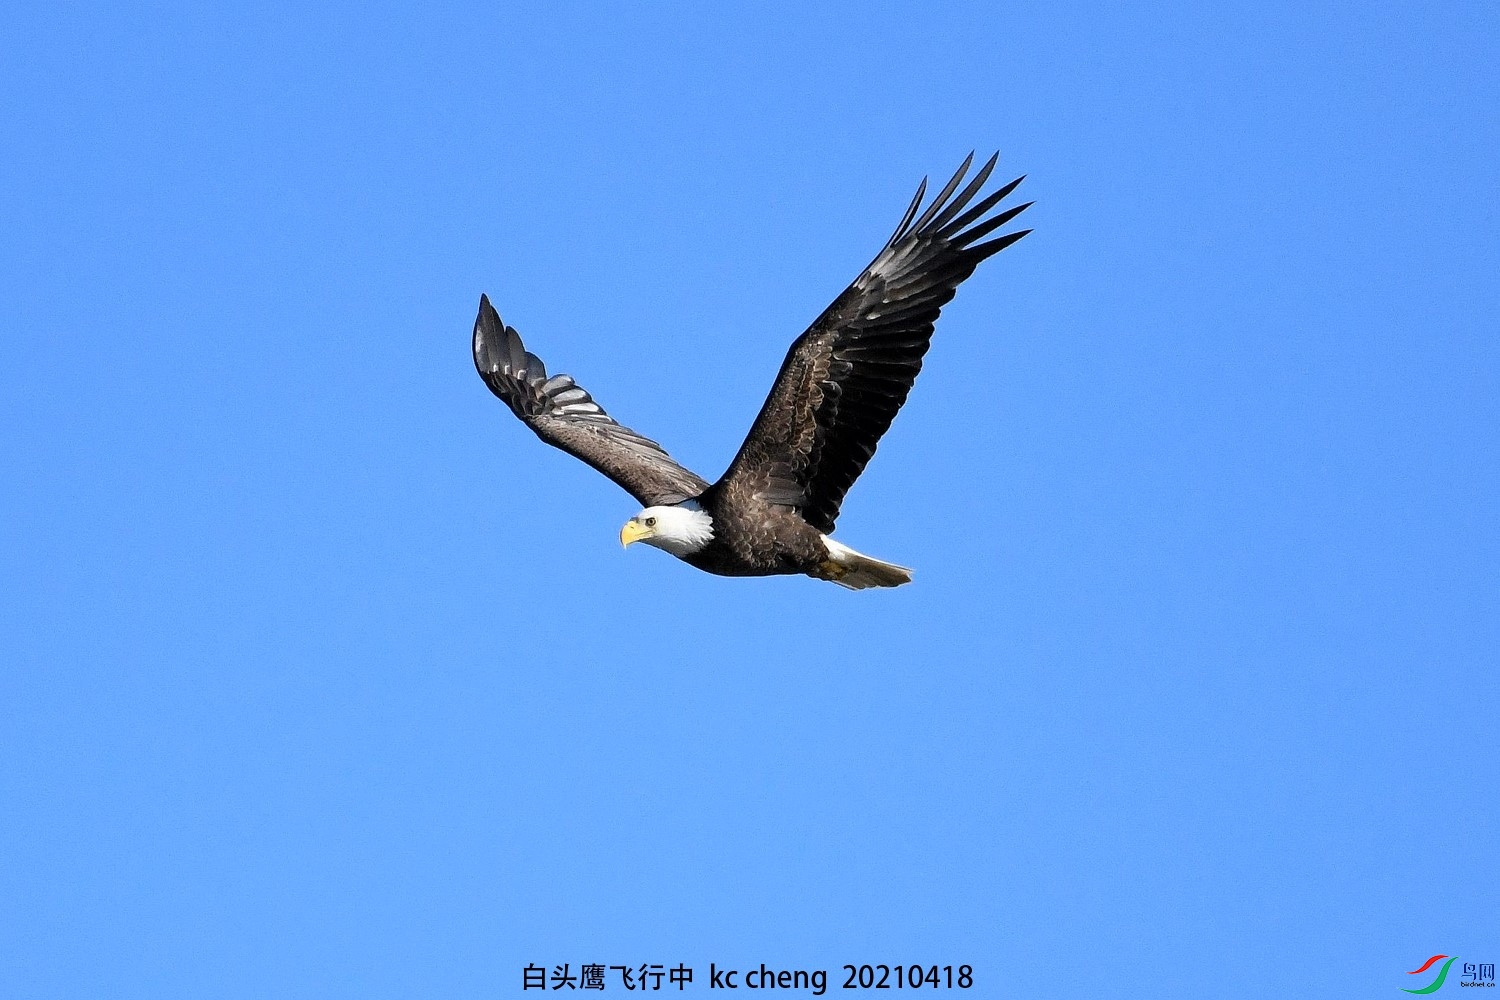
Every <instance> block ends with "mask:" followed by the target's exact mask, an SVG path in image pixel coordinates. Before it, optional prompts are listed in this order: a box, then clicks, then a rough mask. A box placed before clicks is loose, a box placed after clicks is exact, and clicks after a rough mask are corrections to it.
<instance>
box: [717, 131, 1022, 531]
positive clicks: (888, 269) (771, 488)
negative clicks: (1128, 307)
mask: <svg viewBox="0 0 1500 1000" xmlns="http://www.w3.org/2000/svg"><path fill="white" fill-rule="evenodd" d="M999 156H1000V154H998V153H996V154H995V155H994V156H992V157H990V160H989V162H988V163H986V164H985V165H984V166H983V167H981V168H980V170H979V173H978V174H976V175H975V176H974V179H973V180H972V181H970V182H969V185H968V186H967V187H965V188H964V189H963V191H962V192H960V193H959V194H958V195H957V196H956V197H955V196H954V195H953V192H954V191H955V190H957V189H958V185H959V184H961V183H962V182H963V179H964V175H965V174H967V173H968V171H969V166H970V164H971V163H973V160H974V154H973V153H970V154H969V157H968V159H966V160H964V162H963V166H961V167H959V168H958V173H956V174H954V175H953V179H952V180H951V181H949V182H948V185H947V186H946V187H945V188H943V190H942V193H940V194H939V195H938V196H937V197H936V198H934V199H933V201H932V204H930V205H929V206H928V207H927V210H926V211H925V212H923V213H922V216H921V218H916V214H917V209H918V208H919V207H920V206H921V204H922V196H923V195H924V194H925V193H926V192H927V181H926V180H923V181H922V184H921V186H920V187H918V188H917V194H916V197H914V198H913V199H912V202H911V206H910V207H909V208H907V210H906V215H905V216H903V217H902V219H901V224H900V225H899V226H897V227H896V232H895V233H894V234H893V235H892V236H891V238H890V241H889V242H888V243H886V245H885V247H884V248H883V249H882V250H881V251H880V253H879V254H878V255H877V256H876V257H875V259H874V260H873V261H871V262H870V266H869V267H867V268H865V270H864V273H862V274H861V275H860V276H859V277H858V278H856V279H854V284H852V285H850V286H849V287H848V288H847V289H845V290H844V293H843V294H842V295H840V296H839V297H838V298H837V299H835V300H834V301H833V304H832V305H830V306H829V307H828V308H827V309H825V310H824V311H823V315H821V316H819V317H818V318H817V320H816V321H814V323H813V325H812V326H810V327H808V329H807V332H806V333H804V334H802V336H800V337H798V338H797V340H796V342H795V343H793V344H792V347H791V350H790V351H788V352H787V356H786V361H784V362H783V363H782V365H781V372H780V373H779V374H778V375H777V376H776V382H775V384H774V385H773V386H772V387H771V394H770V395H769V396H768V397H767V398H766V402H765V405H764V406H763V407H761V411H760V415H759V416H758V417H756V418H755V423H754V424H753V425H752V426H751V428H750V433H749V436H747V437H746V438H745V443H744V444H743V445H741V446H740V451H739V454H738V455H736V456H735V459H734V461H733V462H732V463H731V464H730V466H729V469H728V471H727V472H725V473H724V478H723V479H722V480H721V484H723V485H724V486H725V487H726V488H728V489H732V490H735V491H740V490H745V491H747V492H750V493H753V494H755V495H758V496H760V497H761V498H762V499H764V500H766V501H768V502H770V503H773V504H779V505H782V506H786V507H791V508H794V509H796V510H797V511H798V512H799V513H800V514H801V516H802V518H803V519H804V520H806V521H807V522H808V523H809V524H811V525H812V526H813V527H814V528H816V529H818V530H819V531H821V532H823V533H825V534H827V533H830V532H832V531H833V524H834V521H835V520H837V518H838V515H839V505H840V504H841V503H843V500H844V494H845V493H847V492H848V491H849V487H850V486H852V485H853V484H854V480H855V479H857V478H859V474H860V473H861V472H862V471H864V467H865V463H867V462H868V461H869V460H870V456H871V455H873V454H874V453H875V445H876V443H877V442H878V441H879V440H880V436H881V435H882V434H884V433H885V432H886V429H887V428H889V427H890V426H891V421H892V420H893V419H895V416H896V411H897V410H899V409H901V404H902V403H904V402H906V394H907V393H908V392H910V391H911V387H912V383H913V382H914V381H916V378H917V373H918V372H920V371H921V370H922V356H923V355H924V354H926V353H927V348H928V345H929V344H930V342H931V339H932V324H933V322H934V321H935V320H936V319H937V318H938V312H939V310H941V309H942V307H943V306H944V305H946V304H947V303H948V301H949V300H950V299H952V298H953V293H954V291H955V290H956V289H957V288H958V285H959V283H960V282H961V281H963V280H964V279H965V278H967V277H968V276H969V275H971V274H973V273H974V268H976V267H977V266H979V263H980V262H981V261H983V260H984V259H985V258H987V257H989V256H991V255H993V254H996V253H999V252H1000V251H1001V250H1004V249H1005V248H1006V247H1008V246H1010V245H1011V244H1012V243H1014V242H1016V241H1017V240H1019V239H1020V238H1021V237H1023V236H1025V235H1026V234H1027V233H1029V232H1030V231H1031V230H1029V229H1027V230H1022V231H1020V232H1014V233H1007V234H1005V235H1004V236H1000V237H997V238H995V239H993V240H990V241H988V242H985V243H981V242H979V241H980V240H982V239H984V237H986V236H988V235H989V234H990V233H992V232H994V231H995V230H996V229H999V228H1000V227H1001V226H1003V225H1005V224H1006V223H1007V222H1009V221H1010V220H1011V219H1014V218H1015V217H1016V216H1017V215H1019V214H1020V213H1021V212H1022V211H1024V210H1025V209H1027V208H1029V207H1030V205H1031V203H1030V202H1027V203H1026V204H1025V205H1018V206H1016V207H1015V208H1010V209H1007V210H1006V211H1004V212H1001V213H999V214H998V215H994V216H991V217H990V218H987V219H986V218H985V216H986V215H987V214H988V213H989V212H990V210H991V209H993V208H995V206H996V205H998V204H999V203H1000V201H1001V199H1003V198H1004V197H1005V196H1006V195H1008V194H1010V193H1011V192H1012V191H1014V190H1015V189H1016V186H1017V185H1018V184H1020V183H1021V180H1022V178H1020V177H1018V178H1016V179H1015V180H1013V181H1011V182H1010V183H1009V184H1006V185H1005V186H1004V187H1002V188H1000V189H999V190H997V191H994V192H993V193H991V194H989V195H987V196H986V197H985V198H983V199H982V200H981V201H979V202H978V203H977V204H975V205H974V206H973V207H972V208H969V209H968V210H967V211H965V210H964V209H965V206H967V205H968V204H969V202H970V201H972V200H973V198H974V196H975V195H976V194H978V193H979V190H980V188H982V187H984V182H985V181H987V180H988V179H989V176H990V172H991V171H993V170H994V169H995V162H996V161H997V160H998V159H999ZM960 213H962V214H960ZM914 219H915V221H913V220H914Z"/></svg>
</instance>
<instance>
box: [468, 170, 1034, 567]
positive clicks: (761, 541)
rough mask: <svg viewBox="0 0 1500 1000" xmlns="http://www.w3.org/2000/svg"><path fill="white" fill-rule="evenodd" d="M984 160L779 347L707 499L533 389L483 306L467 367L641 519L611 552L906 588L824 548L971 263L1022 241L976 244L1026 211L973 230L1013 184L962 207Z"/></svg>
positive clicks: (664, 464)
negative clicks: (641, 550)
mask: <svg viewBox="0 0 1500 1000" xmlns="http://www.w3.org/2000/svg"><path fill="white" fill-rule="evenodd" d="M998 158H999V154H996V155H995V156H992V157H990V159H989V161H988V162H987V163H985V165H984V166H983V167H981V168H980V170H979V172H978V173H977V174H975V176H974V178H973V179H972V180H971V181H970V182H969V184H968V186H967V187H965V188H964V189H963V191H961V192H959V193H958V194H957V196H955V195H954V192H955V191H957V190H958V186H959V185H960V184H961V183H963V179H964V177H965V176H966V175H967V174H968V171H969V167H970V166H971V165H972V163H973V159H974V156H973V154H972V153H971V154H969V157H968V159H966V160H964V162H963V165H962V166H960V167H959V169H958V171H957V172H956V173H955V174H954V175H953V179H952V180H950V181H949V182H948V183H947V185H945V186H944V188H943V189H942V191H941V192H939V193H938V195H937V197H936V198H934V199H933V200H932V202H931V203H930V204H929V205H928V206H927V209H926V210H925V211H924V212H922V215H921V216H920V217H917V211H918V209H919V208H920V207H921V204H922V198H923V195H924V194H925V193H926V190H927V182H926V180H923V181H922V184H921V185H920V186H919V187H918V189H917V193H916V196H915V197H914V198H913V199H912V201H911V205H910V206H909V207H908V208H907V210H906V213H905V214H904V215H903V216H902V219H901V224H900V225H898V226H897V227H896V231H895V233H894V234H892V236H891V238H890V239H889V240H888V241H887V242H886V244H885V246H884V247H883V248H882V249H881V251H880V253H879V254H877V255H876V257H875V259H874V260H873V261H871V262H870V265H869V266H868V267H866V268H865V269H864V271H863V272H861V274H860V275H859V277H858V278H856V279H855V280H854V283H853V284H851V285H850V286H849V287H848V288H847V289H845V290H844V292H843V294H841V295H840V296H839V297H838V298H837V299H835V300H834V301H833V304H832V305H830V306H829V307H828V308H827V309H825V310H824V311H823V313H822V315H820V316H819V317H818V318H817V319H816V320H815V321H814V322H813V324H812V326H810V327H809V328H808V329H807V331H806V332H805V333H803V334H802V336H800V337H798V338H797V340H796V341H795V342H794V343H793V344H792V347H791V349H790V350H789V351H788V352H787V356H786V360H785V361H784V362H783V363H782V366H781V371H780V372H779V374H778V375H777V376H776V381H775V383H774V384H773V385H772V387H771V392H770V395H769V396H768V397H767V398H766V401H765V404H764V405H763V406H762V407H761V410H760V414H759V415H758V416H757V417H756V419H755V422H754V423H753V424H752V425H751V428H750V433H749V434H748V436H747V437H746V438H745V441H744V444H742V445H741V446H740V450H739V453H738V454H737V455H736V456H735V458H734V460H733V461H732V462H731V463H730V465H729V468H728V470H727V471H726V472H725V473H724V475H723V477H722V478H720V480H719V481H718V482H717V483H714V484H713V485H712V486H710V485H709V483H708V482H707V481H706V480H703V479H701V478H699V477H698V476H697V475H695V474H694V473H692V472H690V471H688V470H687V469H684V468H683V467H682V466H680V465H678V464H677V463H676V462H674V461H673V460H672V459H671V457H670V456H669V455H667V453H666V451H665V450H663V449H662V447H661V446H660V445H658V444H657V443H656V442H655V441H652V440H650V439H649V438H646V437H643V436H642V435H640V434H637V433H636V432H635V431H633V430H631V429H630V428H628V427H624V426H622V425H621V424H619V423H617V422H616V421H614V420H613V419H611V418H610V416H609V415H608V414H607V413H605V412H604V410H603V409H602V408H601V407H600V406H599V405H598V404H597V403H596V402H594V400H593V398H592V397H591V396H590V395H589V394H588V392H587V391H585V390H584V389H583V388H582V387H581V386H579V385H577V384H576V383H575V382H574V381H573V379H572V378H571V377H569V376H567V375H554V376H552V377H551V378H548V376H547V372H546V368H545V366H544V365H543V364H542V362H541V360H540V359H539V358H537V357H536V355H534V354H530V353H528V352H527V351H526V349H525V347H524V345H522V343H521V338H520V337H519V336H518V335H517V334H516V332H515V330H514V329H512V328H510V327H507V326H505V325H504V324H503V323H502V322H501V321H500V317H499V315H498V314H496V312H495V310H494V309H493V308H492V307H491V306H490V302H489V299H488V297H483V296H482V297H481V298H480V302H479V317H478V319H477V320H476V321H475V324H474V344H473V347H474V364H475V367H476V368H477V369H478V370H479V374H480V376H481V377H482V378H483V379H484V381H485V383H486V384H487V385H489V387H490V389H491V390H492V391H493V392H494V393H495V395H497V396H499V397H500V398H501V399H502V400H504V401H505V402H506V404H508V405H509V406H510V408H511V410H512V412H514V413H515V414H516V416H517V417H519V418H520V419H521V420H522V421H523V422H524V423H525V424H526V425H527V426H528V427H530V428H531V429H532V430H533V431H534V432H536V434H537V436H538V437H540V438H541V439H542V440H543V441H546V442H547V443H548V444H551V445H553V446H555V447H558V448H561V449H562V450H564V451H566V452H568V453H569V454H571V455H574V456H576V457H578V458H580V459H582V460H583V461H585V462H587V463H588V464H589V465H591V466H593V467H594V468H595V469H597V470H599V471H600V472H602V473H604V474H605V475H606V476H608V477H609V478H610V479H612V480H614V481H615V482H616V483H618V484H619V485H620V486H622V487H624V488H625V490H626V491H628V492H629V493H630V494H631V495H632V496H634V497H635V498H636V499H637V500H639V501H640V502H641V503H643V504H645V505H646V507H647V510H644V511H642V512H641V514H640V515H637V517H636V518H633V519H632V520H631V521H630V522H629V523H627V525H626V528H625V530H624V531H623V532H622V533H621V538H622V540H623V541H625V542H626V543H627V544H628V543H629V542H630V541H633V540H642V541H646V542H648V544H655V545H658V546H659V547H662V548H667V549H669V550H670V551H672V552H673V553H674V554H677V555H679V556H680V557H681V558H683V559H684V560H685V561H687V562H689V563H691V564H692V565H694V566H697V567H699V568H700V569H704V570H707V571H709V572H712V573H718V574H721V575H726V576H764V575H770V574H776V573H806V574H808V575H810V576H815V577H818V578H820V579H828V580H833V581H835V582H838V583H841V584H843V585H844V586H847V587H852V588H855V589H860V588H863V587H867V586H877V587H886V586H897V585H899V584H901V583H905V582H908V581H909V580H910V578H911V577H910V573H909V571H907V570H905V569H903V568H902V567H899V566H894V565H892V564H890V563H883V562H881V561H880V560H877V559H871V558H870V557H868V556H863V555H861V554H860V553H858V552H855V551H854V550H852V549H850V548H848V547H847V546H844V545H841V544H839V543H837V542H835V541H833V540H832V539H830V538H828V537H827V535H828V534H829V533H831V532H832V531H833V526H834V523H835V521H837V519H838V515H839V508H840V506H841V505H842V503H843V500H844V496H845V494H846V493H848V491H849V487H850V486H852V485H853V484H854V481H855V480H856V479H857V478H858V477H859V475H860V473H861V472H862V471H864V468H865V465H866V463H868V462H869V460H870V456H871V455H873V454H874V453H875V447H876V445H877V443H878V442H879V440H880V437H881V435H883V434H884V433H885V432H886V430H887V429H888V428H889V427H890V425H891V421H892V420H893V419H895V416H896V412H897V411H898V410H900V409H901V405H902V404H903V403H904V402H906V396H907V393H909V392H910V391H911V387H912V384H913V382H915V381H916V377H917V374H918V373H919V372H920V371H921V370H922V358H923V356H924V355H925V354H926V353H927V349H928V346H929V344H930V342H931V339H932V330H933V324H934V322H936V320H937V318H938V314H939V312H940V311H941V309H942V307H943V306H944V305H946V304H947V303H948V302H949V300H951V299H952V298H953V295H954V293H955V291H956V289H957V288H958V285H959V284H960V283H961V282H962V281H963V280H964V279H965V278H967V277H969V275H971V274H973V273H974V269H975V268H976V267H978V266H979V264H980V263H982V262H983V261H984V260H985V259H986V258H988V257H990V256H992V255H994V254H996V253H999V252H1000V251H1001V250H1003V249H1005V248H1006V247H1008V246H1010V245H1011V244H1012V243H1014V242H1016V241H1017V240H1019V239H1020V238H1021V237H1023V236H1025V235H1026V234H1027V233H1028V232H1030V230H1020V231H1017V232H1011V233H1007V234H1005V235H1002V236H999V237H997V238H995V239H992V240H989V241H987V242H980V241H981V240H984V238H985V237H986V236H989V235H990V234H991V233H993V232H995V230H997V229H999V228H1000V227H1001V226H1003V225H1005V224H1006V223H1007V222H1009V221H1011V220H1012V219H1014V218H1015V217H1016V216H1017V215H1019V214H1020V213H1021V212H1023V211H1024V210H1025V209H1027V208H1028V207H1030V205H1031V203H1030V202H1027V203H1026V204H1023V205H1018V206H1016V207H1014V208H1010V209H1007V210H1006V211H1003V212H1000V213H998V214H996V215H993V216H991V215H989V213H990V211H991V210H992V209H994V208H995V207H996V206H997V205H999V203H1000V202H1001V201H1002V200H1003V199H1004V198H1005V197H1006V196H1007V195H1009V194H1010V193H1011V192H1012V191H1014V190H1015V188H1016V186H1017V185H1019V184H1020V183H1021V180H1022V178H1019V177H1018V178H1016V179H1015V180H1014V181H1011V182H1010V183H1009V184H1006V185H1004V186H1003V187H1001V188H999V189H998V190H996V191H994V192H992V193H990V194H989V195H987V196H985V197H984V198H982V199H981V200H980V201H978V202H977V203H975V204H974V205H973V206H972V207H969V203H970V202H971V201H973V199H974V197H975V195H977V194H978V193H979V192H980V190H981V189H983V187H984V184H985V182H986V181H987V180H988V179H989V177H990V174H991V172H992V171H993V170H994V168H995V163H996V161H997V160H998ZM703 518H708V519H709V524H710V525H711V530H707V529H704V530H701V531H698V533H697V534H687V532H689V529H690V528H692V527H693V526H694V525H697V528H702V527H703V526H702V525H701V524H698V522H700V521H701V520H702V519H703ZM694 530H696V529H694ZM674 531H680V532H684V533H685V534H682V535H681V536H673V535H672V532H674ZM704 539H707V540H704Z"/></svg>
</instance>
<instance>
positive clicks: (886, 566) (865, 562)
mask: <svg viewBox="0 0 1500 1000" xmlns="http://www.w3.org/2000/svg"><path fill="white" fill-rule="evenodd" d="M823 545H824V546H825V547H827V549H828V561H827V562H825V563H823V565H822V566H820V567H819V569H820V570H821V572H820V573H819V574H818V576H820V577H821V578H822V579H824V580H832V581H833V582H834V583H836V584H838V585H839V586H840V587H848V588H849V589H850V590H864V589H865V588H866V587H899V586H901V585H902V584H903V583H911V570H909V569H907V568H906V567H905V566H897V565H896V564H895V563H888V562H881V561H880V560H879V559H871V558H870V557H869V556H867V555H865V554H864V553H862V552H855V551H854V550H853V549H851V548H850V547H849V546H847V545H843V544H841V543H839V542H835V541H834V540H833V539H832V538H829V537H828V536H827V535H824V536H823Z"/></svg>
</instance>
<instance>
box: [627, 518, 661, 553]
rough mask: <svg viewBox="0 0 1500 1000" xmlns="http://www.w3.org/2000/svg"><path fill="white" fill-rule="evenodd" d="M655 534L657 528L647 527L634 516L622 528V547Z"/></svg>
mask: <svg viewBox="0 0 1500 1000" xmlns="http://www.w3.org/2000/svg"><path fill="white" fill-rule="evenodd" d="M654 534H656V532H655V530H653V529H651V528H648V527H646V526H645V525H644V524H642V523H641V522H639V521H637V520H636V519H635V518H633V517H632V518H631V519H630V520H628V521H626V522H625V527H623V528H621V529H620V545H621V547H625V546H628V545H630V543H631V542H638V541H640V540H641V539H642V538H650V537H651V536H652V535H654Z"/></svg>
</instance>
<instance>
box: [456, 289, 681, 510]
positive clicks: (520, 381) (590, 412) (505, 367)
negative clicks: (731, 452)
mask: <svg viewBox="0 0 1500 1000" xmlns="http://www.w3.org/2000/svg"><path fill="white" fill-rule="evenodd" d="M474 367H475V368H477V369H478V370H479V377H480V378H482V379H484V382H485V384H486V385H488V386H489V387H490V391H491V392H493V393H494V394H495V395H497V396H499V397H500V398H501V399H503V400H504V401H505V403H506V405H508V406H509V407H510V408H511V412H513V413H514V414H515V415H516V416H518V417H520V418H521V422H522V423H524V424H525V425H526V426H527V427H530V428H531V429H532V430H533V431H535V432H536V436H537V437H539V438H541V439H542V440H543V441H545V442H547V443H548V444H550V445H552V446H553V447H554V448H561V449H562V450H563V451H565V452H567V453H568V454H569V455H572V456H574V457H575V458H581V459H582V460H583V461H585V462H587V463H588V464H589V465H591V466H593V467H594V468H595V469H598V470H599V471H600V472H602V473H604V474H605V475H606V476H608V477H609V478H610V479H613V480H614V481H615V482H616V483H618V484H619V485H620V486H622V487H623V488H624V489H625V491H626V492H627V493H629V494H630V495H631V496H633V497H635V498H636V499H637V500H639V501H640V502H641V503H642V504H643V505H644V506H647V507H651V506H655V505H657V504H673V503H681V502H682V501H683V500H686V499H688V498H690V497H695V496H697V495H698V494H700V493H702V492H703V491H704V490H706V489H708V483H707V482H705V481H704V480H702V479H700V478H699V477H698V476H696V475H694V474H693V473H692V472H689V471H688V470H687V469H684V468H683V467H682V466H680V465H678V464H677V463H676V462H674V461H672V458H671V456H670V455H668V454H667V453H666V451H665V450H664V449H663V448H662V446H661V445H659V444H657V443H656V442H655V441H652V440H651V439H650V438H646V437H642V436H641V435H640V434H637V433H636V432H635V431H633V430H631V429H630V428H629V427H625V426H623V425H621V424H618V423H616V422H615V421H614V419H613V418H611V417H610V415H609V414H607V413H605V412H604V410H603V409H602V408H601V407H600V406H599V404H598V403H596V402H594V399H593V397H592V396H590V395H589V394H588V390H586V389H584V388H583V387H582V386H581V385H579V384H578V383H576V382H574V381H573V379H572V378H571V377H570V376H568V375H553V376H552V377H551V378H548V377H547V368H546V366H545V365H543V364H542V361H541V359H540V358H538V357H537V356H536V355H535V354H531V353H529V352H528V351H527V350H526V347H525V345H524V344H522V343H521V338H520V337H519V336H518V335H517V334H516V331H515V329H514V328H512V327H508V326H506V325H505V324H504V323H503V322H501V320H500V315H499V314H498V313H496V312H495V309H494V307H493V306H491V305H490V300H489V297H488V296H485V295H482V296H480V298H479V317H478V318H477V319H475V320H474Z"/></svg>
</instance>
